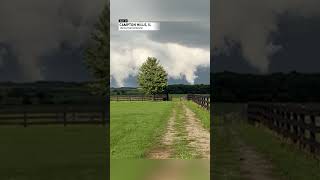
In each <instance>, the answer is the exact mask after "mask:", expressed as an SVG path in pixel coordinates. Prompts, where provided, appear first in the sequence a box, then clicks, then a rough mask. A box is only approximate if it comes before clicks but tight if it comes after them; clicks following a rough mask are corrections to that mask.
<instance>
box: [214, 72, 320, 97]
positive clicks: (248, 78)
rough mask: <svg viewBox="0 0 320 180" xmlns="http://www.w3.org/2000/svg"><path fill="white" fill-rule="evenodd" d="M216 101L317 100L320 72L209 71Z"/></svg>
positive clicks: (319, 88)
mask: <svg viewBox="0 0 320 180" xmlns="http://www.w3.org/2000/svg"><path fill="white" fill-rule="evenodd" d="M211 79H212V86H213V92H212V95H213V98H214V101H215V102H217V101H218V102H219V101H220V102H247V101H265V102H318V101H320V93H319V92H320V74H319V73H318V74H303V73H298V72H291V73H273V74H267V75H254V74H238V73H232V72H221V73H213V74H211Z"/></svg>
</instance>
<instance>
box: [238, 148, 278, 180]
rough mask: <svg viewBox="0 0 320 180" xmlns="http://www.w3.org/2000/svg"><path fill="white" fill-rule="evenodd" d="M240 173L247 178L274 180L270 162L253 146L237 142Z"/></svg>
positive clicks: (252, 179)
mask: <svg viewBox="0 0 320 180" xmlns="http://www.w3.org/2000/svg"><path fill="white" fill-rule="evenodd" d="M239 145H240V146H239V150H240V161H241V174H242V176H243V177H245V178H246V179H249V180H275V177H273V175H272V171H273V170H272V168H273V167H272V165H271V163H270V162H269V161H268V160H266V159H264V158H263V157H261V156H260V155H259V154H258V153H257V152H256V151H255V150H254V149H253V148H251V147H250V146H247V145H245V144H243V143H242V142H239Z"/></svg>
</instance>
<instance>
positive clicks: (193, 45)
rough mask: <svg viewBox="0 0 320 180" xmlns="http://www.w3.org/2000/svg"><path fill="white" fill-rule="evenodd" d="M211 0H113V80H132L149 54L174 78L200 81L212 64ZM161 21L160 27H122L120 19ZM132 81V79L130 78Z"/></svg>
mask: <svg viewBox="0 0 320 180" xmlns="http://www.w3.org/2000/svg"><path fill="white" fill-rule="evenodd" d="M209 2H210V1H209V0H199V1H193V0H164V1H158V0H137V1H134V2H133V1H128V0H113V1H111V84H116V85H117V86H126V85H130V84H132V82H131V81H132V79H133V77H135V76H136V74H137V71H138V68H139V66H140V65H141V64H142V63H143V62H144V61H145V60H146V58H147V57H148V56H154V57H157V58H158V59H159V60H160V63H161V64H162V65H163V66H164V68H165V69H166V71H167V72H168V74H169V78H170V79H171V81H170V82H176V80H178V81H180V82H183V83H185V82H188V83H196V82H203V81H201V80H200V81H199V80H198V79H199V78H203V77H199V76H198V75H201V76H205V75H204V74H205V73H201V72H200V73H199V72H198V69H199V68H205V67H207V68H209V65H210V50H209V49H210V46H209V45H210V42H209V40H210V38H209V36H210V27H209V24H210V17H209V15H210V11H209ZM120 18H127V19H129V20H141V21H160V31H154V32H132V31H130V32H128V31H126V32H123V31H118V27H117V26H118V19H120ZM128 81H130V82H128Z"/></svg>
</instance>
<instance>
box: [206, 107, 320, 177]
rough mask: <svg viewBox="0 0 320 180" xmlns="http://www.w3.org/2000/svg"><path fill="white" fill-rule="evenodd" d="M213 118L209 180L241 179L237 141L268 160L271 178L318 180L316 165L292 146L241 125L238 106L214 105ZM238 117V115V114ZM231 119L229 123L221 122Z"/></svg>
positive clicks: (268, 133) (265, 131)
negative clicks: (211, 175) (212, 152)
mask: <svg viewBox="0 0 320 180" xmlns="http://www.w3.org/2000/svg"><path fill="white" fill-rule="evenodd" d="M213 109H214V112H213V114H214V116H213V119H214V121H213V136H214V138H213V142H212V143H213V146H212V147H213V149H212V151H214V152H215V153H214V156H213V157H212V158H213V159H212V162H213V167H215V168H213V172H212V173H213V177H214V179H217V180H220V179H222V180H223V179H241V178H242V177H241V174H240V161H239V158H240V157H239V152H238V151H237V150H238V145H237V143H236V142H235V140H234V139H235V137H234V135H232V132H234V133H236V135H237V136H238V137H237V138H238V139H241V140H242V141H243V142H244V143H245V144H247V145H249V146H251V147H253V148H254V149H255V150H256V151H257V153H258V154H260V155H261V156H262V157H264V158H266V159H267V160H269V161H270V162H271V164H272V166H273V169H274V172H272V174H273V175H274V176H276V177H279V178H280V179H291V180H300V179H303V180H316V179H320V173H319V172H320V164H319V161H317V160H315V159H314V158H312V157H310V155H307V154H306V153H305V152H302V151H301V150H299V149H298V148H297V147H296V146H295V145H290V144H288V143H285V142H282V141H281V140H280V139H279V138H278V137H276V136H275V135H274V134H273V133H271V131H270V130H268V129H266V128H265V127H255V126H252V125H249V124H247V122H245V121H243V119H242V117H241V113H242V112H243V105H242V104H230V103H216V104H215V108H213ZM239 113H240V114H239ZM227 114H228V115H231V114H233V116H232V117H231V119H229V118H223V116H224V115H227Z"/></svg>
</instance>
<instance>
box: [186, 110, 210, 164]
mask: <svg viewBox="0 0 320 180" xmlns="http://www.w3.org/2000/svg"><path fill="white" fill-rule="evenodd" d="M183 109H184V112H185V115H186V130H187V134H188V139H189V141H190V146H191V147H192V148H193V149H194V150H195V151H196V153H198V154H199V156H200V159H210V133H209V131H207V130H206V129H204V128H203V127H202V125H201V122H200V120H199V119H198V118H196V115H195V114H194V112H192V111H191V110H190V109H189V108H188V107H187V106H186V105H185V104H183Z"/></svg>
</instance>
